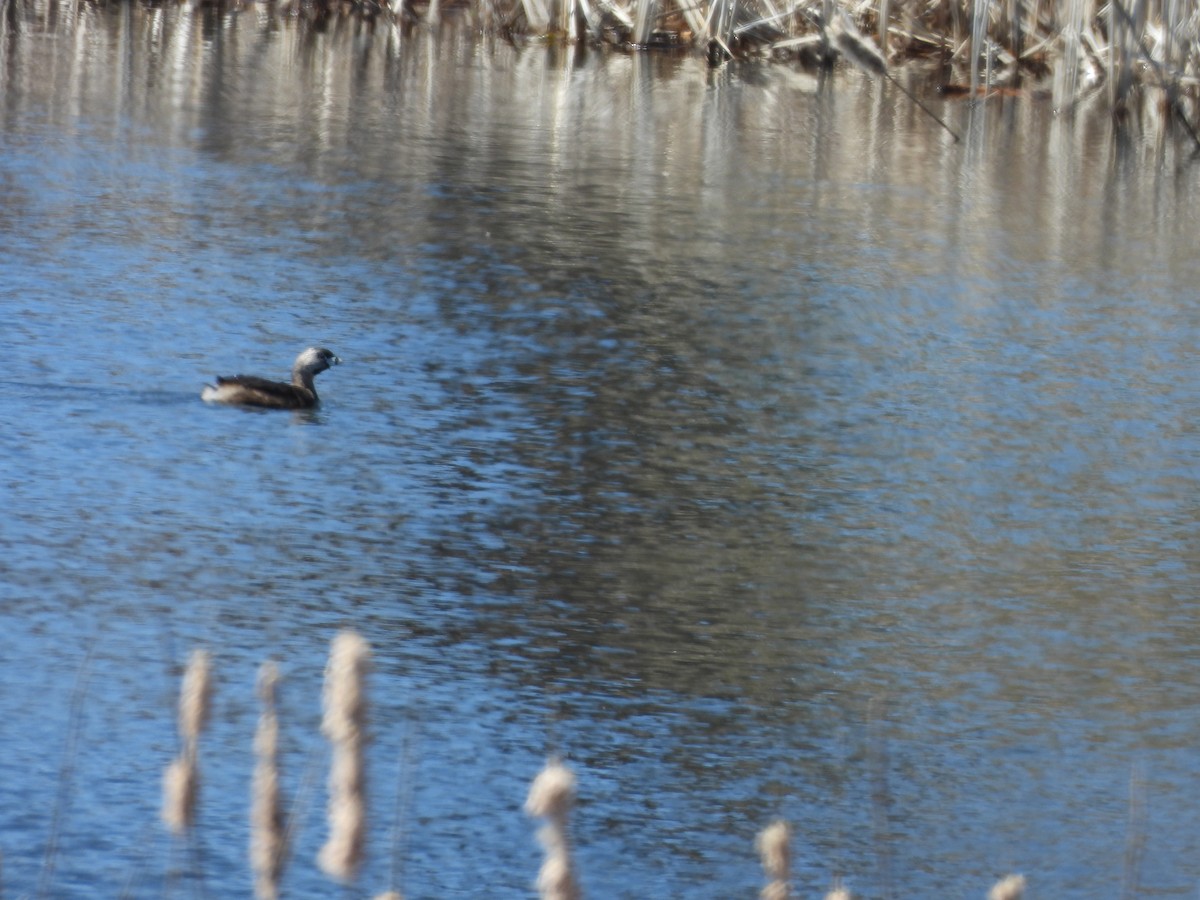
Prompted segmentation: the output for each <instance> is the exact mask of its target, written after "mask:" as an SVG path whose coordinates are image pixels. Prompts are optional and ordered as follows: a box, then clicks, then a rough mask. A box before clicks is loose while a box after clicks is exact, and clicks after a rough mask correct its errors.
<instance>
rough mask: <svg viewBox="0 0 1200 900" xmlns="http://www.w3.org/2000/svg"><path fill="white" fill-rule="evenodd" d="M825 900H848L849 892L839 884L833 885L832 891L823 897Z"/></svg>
mask: <svg viewBox="0 0 1200 900" xmlns="http://www.w3.org/2000/svg"><path fill="white" fill-rule="evenodd" d="M825 900H850V892H849V891H848V890H846V889H845V888H844V887H842V886H841V885H840V884H835V885H834V888H833V890H831V891H830V892H829V893H828V894H826V895H825Z"/></svg>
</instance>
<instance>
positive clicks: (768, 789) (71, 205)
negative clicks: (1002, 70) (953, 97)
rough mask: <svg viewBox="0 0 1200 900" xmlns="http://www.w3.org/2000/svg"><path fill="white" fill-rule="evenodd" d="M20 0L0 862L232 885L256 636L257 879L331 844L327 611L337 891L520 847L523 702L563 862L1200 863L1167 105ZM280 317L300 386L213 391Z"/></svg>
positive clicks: (1, 102)
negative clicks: (949, 99) (1162, 117)
mask: <svg viewBox="0 0 1200 900" xmlns="http://www.w3.org/2000/svg"><path fill="white" fill-rule="evenodd" d="M6 10H7V11H6V13H5V19H4V24H3V34H2V35H0V37H2V43H0V114H2V121H0V237H2V241H3V247H4V252H3V254H2V255H0V273H3V277H2V279H0V314H2V323H3V324H2V325H0V334H3V336H4V341H3V347H4V357H5V366H4V371H3V374H2V375H0V485H2V486H3V499H4V516H3V517H0V572H2V579H0V745H2V747H3V752H2V753H0V852H2V853H3V861H4V864H3V869H4V871H3V881H4V885H5V888H6V889H7V892H9V893H12V894H13V895H15V896H24V895H32V894H35V893H37V892H38V891H39V884H40V886H41V887H40V890H41V892H42V894H43V895H45V896H55V897H97V896H117V895H119V894H121V893H122V892H124V894H125V895H127V896H138V897H141V896H146V897H152V896H165V895H167V894H171V893H174V894H177V895H178V894H180V893H183V894H184V895H192V896H197V895H209V896H246V895H248V894H249V893H250V890H251V875H250V870H249V866H248V863H247V862H246V853H245V848H246V846H247V843H248V817H247V796H248V784H249V778H250V771H251V767H252V765H253V757H252V751H251V738H252V734H253V730H254V726H255V721H256V717H257V714H258V707H257V701H256V697H255V693H254V679H255V673H256V670H257V667H258V665H259V664H260V663H261V662H263V661H264V660H266V659H268V658H274V659H276V660H278V661H279V663H280V665H281V667H282V670H283V673H284V682H283V687H282V700H281V717H282V722H283V750H284V755H283V765H284V773H283V777H284V781H285V790H286V791H287V793H288V796H289V798H293V799H290V800H289V805H290V806H291V808H292V809H293V812H294V821H295V823H296V830H295V852H294V854H293V858H292V860H291V863H290V865H289V868H288V870H287V874H286V876H285V881H284V891H285V894H286V895H289V896H317V895H325V894H328V892H329V886H328V883H327V882H325V881H324V879H323V877H322V876H321V875H320V874H319V872H318V871H317V868H316V866H315V864H314V861H313V860H314V856H315V854H316V851H317V849H318V847H319V846H320V844H321V842H322V841H323V840H324V837H325V826H324V823H323V814H324V802H325V801H324V781H325V775H324V771H323V770H324V766H325V757H326V750H325V747H324V744H323V741H322V739H321V737H320V735H319V732H318V725H319V719H320V688H321V679H322V671H323V666H324V661H325V656H326V653H327V648H328V645H329V641H330V639H331V637H332V636H333V635H334V634H335V633H336V631H337V629H338V628H340V627H343V626H352V627H355V628H357V629H359V630H360V631H361V632H362V633H363V635H364V636H365V637H367V639H368V640H369V641H370V643H371V645H372V648H373V654H374V669H373V673H372V680H371V685H370V687H371V697H372V710H371V719H372V724H371V732H372V743H371V746H370V751H369V764H370V781H369V785H370V798H371V813H372V827H371V829H370V848H369V856H368V861H367V864H366V866H365V868H364V870H363V872H362V875H361V878H360V880H359V885H360V887H361V889H362V892H363V894H364V895H366V894H367V893H368V892H372V893H373V892H378V891H381V890H383V889H385V888H386V887H387V886H388V885H389V882H391V881H392V880H394V881H395V883H396V885H397V886H398V887H400V888H401V889H402V890H403V891H404V893H405V896H409V897H431V898H432V897H438V898H444V897H454V896H491V897H510V896H511V897H519V896H531V895H532V894H533V892H534V891H533V886H532V885H533V880H534V878H535V875H536V872H537V867H538V862H539V850H538V847H537V844H536V842H535V840H534V829H535V827H536V825H535V823H532V822H530V821H529V820H528V819H527V818H526V817H525V816H524V814H523V812H522V810H521V804H522V802H523V800H524V796H525V793H526V790H527V787H528V784H529V781H530V780H531V779H532V777H533V776H534V775H535V774H536V773H537V771H538V769H539V767H540V766H541V765H542V762H543V760H544V759H545V758H546V756H547V754H552V753H562V754H564V755H565V756H566V757H567V759H568V760H569V762H570V764H571V765H572V766H573V767H574V769H575V771H576V774H577V775H578V778H579V804H578V807H577V809H576V811H575V814H574V832H573V837H574V840H575V849H576V856H577V861H578V864H579V868H580V873H581V874H580V877H581V880H582V882H583V886H584V888H585V890H586V892H587V894H588V895H589V896H592V897H602V898H618V897H622V898H626V897H627V898H644V897H668V896H677V897H713V898H717V897H721V898H727V897H751V896H754V895H755V892H756V891H757V889H758V888H759V886H760V885H761V883H762V878H761V874H760V869H759V867H758V862H757V859H756V856H755V851H754V836H755V834H756V833H757V832H758V831H759V830H760V829H761V828H762V827H763V826H765V825H766V824H767V823H769V822H770V821H771V820H772V819H774V818H775V817H779V816H782V817H785V818H787V819H788V820H789V821H790V822H791V823H792V824H793V827H794V842H793V850H794V854H795V858H794V866H793V869H794V877H795V883H796V885H797V887H798V888H799V889H800V891H799V893H800V895H802V896H817V895H819V893H820V892H821V891H822V890H824V889H826V888H827V887H828V886H829V885H830V884H831V883H832V881H833V879H834V878H835V877H842V878H844V879H845V882H846V884H847V885H848V886H849V887H850V888H852V889H853V891H854V892H855V893H856V895H861V896H864V897H890V896H909V897H932V896H947V897H971V896H983V895H984V894H985V892H986V890H987V887H988V886H989V885H990V884H991V882H992V881H993V880H994V879H995V878H996V877H998V876H1000V875H1002V874H1004V873H1006V872H1009V871H1021V872H1024V873H1025V874H1026V875H1027V876H1028V877H1029V878H1030V885H1031V891H1032V892H1033V895H1034V896H1039V897H1102V896H1117V895H1118V894H1119V893H1120V891H1121V890H1122V887H1123V886H1124V888H1125V889H1127V890H1129V891H1131V892H1133V893H1136V892H1137V891H1138V889H1139V888H1140V890H1141V891H1142V893H1143V894H1145V895H1154V896H1195V894H1196V892H1197V889H1198V887H1200V862H1198V860H1200V856H1198V854H1197V845H1198V843H1200V829H1197V826H1196V816H1195V805H1196V804H1195V800H1194V798H1195V796H1196V792H1197V791H1198V790H1200V756H1198V754H1197V746H1200V733H1198V731H1200V718H1198V715H1197V708H1198V701H1200V677H1198V672H1197V668H1198V663H1197V661H1198V659H1200V605H1198V603H1200V597H1198V586H1200V573H1198V571H1197V568H1198V566H1200V558H1198V556H1197V549H1196V548H1197V546H1200V543H1198V537H1200V533H1198V527H1197V517H1198V512H1200V510H1198V500H1197V497H1198V494H1197V486H1198V474H1200V471H1198V465H1200V433H1198V431H1197V427H1196V425H1195V422H1196V420H1197V418H1198V417H1200V390H1198V388H1197V384H1198V378H1197V376H1198V374H1200V372H1198V366H1197V361H1196V359H1197V358H1196V344H1197V338H1198V335H1200V305H1198V302H1197V301H1198V296H1197V285H1200V263H1198V261H1197V254H1196V235H1197V234H1198V233H1200V221H1198V219H1200V216H1198V214H1197V209H1200V205H1198V204H1197V202H1196V199H1197V198H1196V192H1197V171H1200V170H1197V168H1196V165H1195V163H1194V162H1192V161H1190V160H1189V158H1188V153H1189V152H1190V148H1188V147H1187V146H1186V144H1184V143H1183V141H1184V140H1185V137H1178V138H1177V137H1175V136H1171V135H1167V136H1165V137H1160V133H1159V131H1158V130H1157V129H1156V128H1154V127H1147V128H1145V129H1144V130H1143V131H1141V132H1138V133H1134V132H1132V131H1131V132H1130V133H1129V134H1127V135H1116V136H1114V134H1113V133H1112V129H1111V124H1110V122H1109V120H1108V119H1107V118H1106V117H1104V116H1103V115H1093V114H1092V111H1091V110H1089V109H1088V108H1086V107H1085V108H1083V109H1081V110H1079V111H1077V113H1076V114H1074V115H1055V114H1054V111H1053V110H1051V109H1049V108H1048V107H1046V106H1044V105H1041V104H1040V103H1039V102H1037V101H1034V100H1029V99H1019V98H1018V99H1005V100H995V101H989V102H988V103H985V104H981V105H978V106H975V107H969V106H966V105H961V104H955V103H946V102H940V101H937V100H936V99H935V100H933V101H932V102H934V104H935V105H936V106H937V109H938V111H939V113H940V114H942V115H944V116H945V117H946V118H947V119H948V121H949V123H950V124H951V125H952V126H953V127H954V128H955V129H956V130H959V131H961V132H962V133H963V141H962V142H961V143H959V144H956V143H954V142H953V141H952V140H950V138H949V137H948V135H947V134H946V133H945V132H944V131H942V130H941V129H940V128H939V127H938V126H937V125H936V124H933V123H932V122H931V121H930V120H928V119H926V118H924V117H923V116H922V115H921V114H920V113H919V111H916V110H915V109H914V108H912V107H911V106H909V105H907V104H905V103H904V102H902V98H901V97H900V95H899V94H898V93H896V92H894V90H893V89H891V88H890V87H888V86H886V85H880V84H874V83H871V82H868V81H866V80H865V79H864V78H863V77H862V76H859V75H857V74H855V73H840V74H838V75H837V76H836V77H834V78H832V79H820V78H817V77H816V76H814V75H812V74H810V73H806V72H803V71H801V70H798V69H794V68H792V67H791V66H789V65H786V64H780V65H759V64H750V63H744V64H734V65H730V66H727V67H725V68H722V69H719V70H715V71H714V70H709V69H707V68H706V67H705V65H704V63H703V60H700V59H695V58H691V57H660V56H653V55H634V56H629V55H623V54H605V53H597V52H592V53H586V54H575V53H571V52H563V51H561V50H556V49H554V48H546V47H540V46H528V47H524V48H518V47H513V46H511V45H509V44H506V43H503V42H491V41H486V40H477V39H475V38H474V37H473V36H471V35H470V34H469V32H468V31H467V30H464V29H457V28H453V27H450V26H446V27H444V28H443V29H440V30H431V29H416V30H413V31H410V32H402V31H399V30H393V29H391V28H389V27H386V26H384V25H379V26H378V27H376V28H375V29H373V30H368V29H364V28H357V27H355V26H353V25H352V24H350V23H349V22H339V21H336V20H335V21H331V22H329V23H327V24H326V26H325V27H324V28H323V29H321V28H318V27H313V26H310V25H306V24H305V23H303V22H299V21H290V20H283V21H280V20H272V19H270V18H267V17H265V16H262V17H260V16H259V15H258V14H257V13H255V12H254V11H253V10H250V11H246V12H242V13H238V14H230V15H226V16H216V15H215V14H205V13H201V12H189V11H188V10H186V9H184V8H174V7H171V8H161V9H154V10H143V9H138V8H136V7H129V6H118V5H114V6H113V7H111V8H108V9H103V10H101V9H95V8H91V7H81V8H78V9H75V10H71V9H69V8H67V7H57V6H47V7H40V6H20V7H18V6H16V5H14V4H9V6H8V7H6ZM14 10H19V11H20V14H19V15H16V14H14ZM313 343H320V344H324V345H326V346H329V347H331V348H332V349H333V350H334V351H335V352H337V353H338V354H339V355H340V356H342V358H343V359H344V360H345V363H344V365H342V366H339V367H337V368H336V369H334V370H332V371H331V372H328V373H326V374H323V375H321V376H320V378H319V379H318V387H319V389H320V391H321V396H322V398H323V401H324V403H323V406H322V407H321V409H320V410H319V411H317V412H313V413H304V414H293V413H288V412H283V413H279V412H247V411H242V410H238V409H230V408H221V407H209V406H206V405H204V404H203V403H201V401H200V400H199V396H198V395H199V390H200V387H201V386H202V384H203V383H204V382H205V381H206V380H208V379H210V378H211V377H212V376H213V375H216V374H230V373H233V372H238V371H247V372H255V373H257V374H262V375H270V376H273V377H283V376H285V375H286V372H287V370H288V367H289V366H290V363H291V360H292V359H293V357H294V356H295V355H296V353H297V352H298V351H299V350H300V349H302V348H303V347H305V346H307V345H309V344H313ZM196 647H206V648H209V649H210V650H211V651H212V652H213V654H214V656H215V662H216V673H217V676H216V677H217V690H216V697H215V710H214V716H213V720H212V722H211V725H210V727H209V730H208V732H207V733H206V734H205V736H204V738H203V741H202V745H201V765H202V770H203V778H204V781H203V789H202V795H201V805H200V811H199V819H198V823H197V827H196V831H195V838H194V840H193V841H191V842H178V843H173V842H172V841H171V840H170V839H169V838H168V836H167V835H166V833H165V832H164V829H163V827H162V825H161V824H160V823H159V819H158V809H159V803H160V800H159V784H160V781H161V773H162V770H163V768H164V767H165V766H166V764H167V763H168V761H169V760H170V758H171V757H172V755H173V754H174V753H175V752H176V737H175V733H174V727H175V721H174V712H173V704H174V696H175V693H176V690H177V684H178V675H179V672H180V666H181V663H182V662H183V661H184V660H185V659H186V657H187V655H188V653H189V652H190V651H191V650H192V649H193V648H196ZM397 809H399V810H400V815H399V822H400V823H401V826H400V828H399V829H397V828H396V827H395V823H396V822H397V816H396V810H397ZM50 846H54V847H55V848H56V851H54V852H47V848H48V847H50ZM47 861H51V862H52V864H53V869H52V870H51V869H50V867H49V866H48V865H47ZM1129 895H1132V894H1127V896H1129Z"/></svg>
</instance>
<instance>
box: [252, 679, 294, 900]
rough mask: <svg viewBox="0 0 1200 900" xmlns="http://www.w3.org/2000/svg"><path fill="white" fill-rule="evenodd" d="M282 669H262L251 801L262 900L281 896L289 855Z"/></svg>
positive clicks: (257, 888)
mask: <svg viewBox="0 0 1200 900" xmlns="http://www.w3.org/2000/svg"><path fill="white" fill-rule="evenodd" d="M278 684H279V668H278V667H277V666H276V665H275V663H273V662H265V663H263V665H262V668H261V669H259V672H258V694H259V698H260V699H261V700H262V706H263V709H262V714H261V715H260V716H259V719H258V730H257V731H256V732H255V734H254V753H255V757H256V762H255V764H254V787H253V796H252V798H251V803H250V865H251V867H252V868H253V869H254V894H255V896H256V897H259V898H260V900H275V898H277V897H278V896H279V876H280V875H281V874H282V873H283V864H284V861H285V859H286V857H287V828H286V823H285V817H284V813H283V801H282V790H281V789H280V785H279V716H278V715H277V714H276V712H275V694H276V690H277V688H278Z"/></svg>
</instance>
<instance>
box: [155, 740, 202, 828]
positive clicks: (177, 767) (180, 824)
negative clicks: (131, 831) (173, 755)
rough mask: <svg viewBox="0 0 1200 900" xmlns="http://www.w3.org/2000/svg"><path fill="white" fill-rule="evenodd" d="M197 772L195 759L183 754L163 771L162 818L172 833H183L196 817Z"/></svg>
mask: <svg viewBox="0 0 1200 900" xmlns="http://www.w3.org/2000/svg"><path fill="white" fill-rule="evenodd" d="M198 789H199V774H198V772H197V771H196V760H195V758H194V757H192V756H190V755H187V754H185V755H184V756H181V757H179V758H178V759H175V760H173V761H172V762H171V764H170V765H169V766H167V770H166V772H164V773H163V808H162V819H163V822H164V823H165V824H166V826H167V828H169V829H170V830H171V833H172V834H183V833H184V832H185V831H187V830H188V828H190V827H191V824H192V822H193V820H194V819H195V817H196V794H197V792H198Z"/></svg>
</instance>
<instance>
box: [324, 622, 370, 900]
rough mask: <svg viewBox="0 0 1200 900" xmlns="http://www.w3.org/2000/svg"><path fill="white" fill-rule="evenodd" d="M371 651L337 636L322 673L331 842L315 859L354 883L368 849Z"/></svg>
mask: <svg viewBox="0 0 1200 900" xmlns="http://www.w3.org/2000/svg"><path fill="white" fill-rule="evenodd" d="M370 659H371V651H370V647H369V646H368V645H367V642H366V641H365V640H364V639H363V638H362V637H361V636H360V635H359V634H358V633H357V632H354V631H350V630H346V631H342V632H339V633H338V634H337V636H335V637H334V639H333V643H332V645H331V647H330V651H329V663H328V665H327V666H326V668H325V692H324V698H323V699H324V717H323V719H322V721H321V731H322V732H323V733H324V734H325V736H326V737H327V738H328V739H329V742H330V744H331V745H332V749H333V762H332V765H331V766H330V773H329V809H328V813H329V838H328V840H327V841H326V842H325V845H324V846H323V847H322V848H321V851H320V853H319V854H318V856H317V863H318V865H320V867H321V869H322V871H324V872H325V874H327V875H329V876H330V877H331V878H335V879H337V880H339V881H343V882H349V881H353V880H354V877H355V875H356V874H357V873H358V869H359V866H361V865H362V860H363V854H364V850H365V847H366V827H367V816H366V806H367V804H366V762H365V758H366V755H365V749H366V718H367V696H366V674H367V669H368V667H369V664H370Z"/></svg>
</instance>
